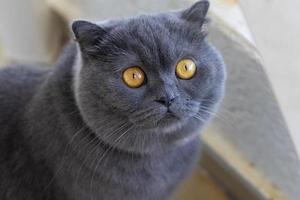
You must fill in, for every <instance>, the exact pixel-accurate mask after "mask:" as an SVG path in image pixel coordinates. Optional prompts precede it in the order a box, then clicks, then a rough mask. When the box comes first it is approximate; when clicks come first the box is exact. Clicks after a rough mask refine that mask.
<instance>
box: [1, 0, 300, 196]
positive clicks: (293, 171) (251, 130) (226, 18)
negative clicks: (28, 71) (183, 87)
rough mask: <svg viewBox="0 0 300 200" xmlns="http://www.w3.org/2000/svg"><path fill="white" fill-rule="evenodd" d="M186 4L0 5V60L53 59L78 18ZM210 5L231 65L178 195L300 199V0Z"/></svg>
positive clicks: (174, 0) (9, 1) (185, 2)
mask: <svg viewBox="0 0 300 200" xmlns="http://www.w3.org/2000/svg"><path fill="white" fill-rule="evenodd" d="M193 2H194V1H193V0H122V1H121V0H110V1H105V0H85V1H83V0H0V63H1V64H7V63H12V62H19V63H20V62H22V63H48V64H51V63H53V62H54V61H55V59H56V58H57V55H58V54H59V52H60V51H61V49H62V48H63V46H64V44H65V43H66V42H67V41H68V40H69V39H70V38H72V35H71V34H70V32H69V25H70V23H71V22H72V21H73V20H75V19H89V20H104V19H107V18H111V17H120V16H130V15H137V14H144V13H152V12H159V11H164V10H170V9H180V8H185V7H187V6H189V5H191V4H192V3H193ZM211 3H212V7H211V10H210V13H209V14H210V18H211V19H212V22H211V24H210V25H209V29H210V35H209V39H210V40H211V42H212V43H214V45H216V46H217V47H218V48H219V49H220V51H221V52H222V54H223V56H224V59H225V62H226V64H227V66H228V82H227V92H226V96H225V100H224V103H223V105H222V106H221V110H220V113H218V115H217V117H216V118H215V119H214V120H212V122H211V123H210V125H209V126H208V127H207V130H206V131H205V134H204V135H203V141H204V156H203V158H202V161H201V170H200V168H199V170H196V171H195V173H194V175H193V176H192V178H191V181H189V182H187V183H186V184H185V186H183V189H182V190H181V192H180V195H179V197H177V198H179V199H185V200H186V199H204V200H223V199H228V198H233V197H234V198H236V199H242V200H248V199H249V200H255V199H267V200H271V199H272V200H277V199H291V200H298V199H299V196H300V159H299V158H300V157H299V155H300V133H299V132H300V103H299V102H300V37H299V36H300V23H299V22H300V12H299V11H298V10H299V8H300V1H298V0H286V1H280V0H259V1H258V0H256V1H255V0H240V1H237V0H211ZM0 103H1V102H0ZM182 195H183V196H182Z"/></svg>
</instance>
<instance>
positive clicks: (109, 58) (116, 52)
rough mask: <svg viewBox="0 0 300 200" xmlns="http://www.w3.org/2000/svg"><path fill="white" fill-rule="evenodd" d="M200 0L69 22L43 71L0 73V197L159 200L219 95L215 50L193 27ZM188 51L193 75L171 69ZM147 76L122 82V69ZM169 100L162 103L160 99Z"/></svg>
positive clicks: (195, 147) (191, 160) (186, 163)
mask: <svg viewBox="0 0 300 200" xmlns="http://www.w3.org/2000/svg"><path fill="white" fill-rule="evenodd" d="M207 9H208V2H207V1H201V2H198V3H196V4H195V5H193V6H192V7H191V8H189V9H187V10H185V11H181V12H169V13H163V14H158V15H145V16H139V17H133V18H128V19H122V20H112V21H109V22H105V23H99V24H98V25H95V24H92V23H89V22H84V21H77V22H75V23H73V26H72V28H73V32H74V35H75V37H76V41H77V43H72V42H71V43H70V45H68V47H67V48H66V49H65V51H64V52H63V53H62V56H61V57H60V58H59V60H58V62H57V64H56V66H55V67H54V68H51V69H45V68H37V67H29V66H14V67H12V66H11V67H8V68H6V69H3V70H1V72H0V155H1V156H0V199H1V200H23V199H24V200H87V199H101V200H119V199H123V200H165V199H167V198H168V197H169V196H170V194H171V193H172V192H173V190H174V189H175V188H176V186H178V184H179V183H180V182H181V181H182V180H183V179H184V178H185V177H186V176H187V174H188V173H189V172H190V170H191V168H192V167H193V166H194V164H195V162H196V160H197V157H198V152H199V138H198V137H197V134H198V132H199V130H200V129H201V127H202V126H203V125H204V124H205V122H206V121H207V119H208V118H209V117H210V115H211V112H213V111H214V110H215V108H216V105H217V104H218V102H219V101H220V99H221V98H222V95H223V87H224V80H225V71H224V65H223V62H222V58H221V57H220V55H219V54H218V53H217V51H216V50H215V49H214V48H213V47H212V46H211V45H210V44H208V42H207V41H206V39H205V35H204V33H203V32H202V30H201V28H202V25H203V23H204V21H205V15H206V13H207ZM186 57H188V58H191V59H193V60H194V61H195V63H196V65H197V73H196V75H195V77H194V78H192V79H190V80H181V79H179V78H177V77H176V75H175V66H176V63H177V62H178V61H179V60H180V59H182V58H186ZM136 65H138V66H141V67H142V68H143V70H144V71H145V74H146V76H147V80H146V83H145V84H144V85H142V86H141V87H140V88H136V89H133V88H129V87H127V86H126V85H125V84H124V83H123V81H122V78H121V76H122V71H123V70H124V69H125V68H127V67H130V66H136ZM161 99H163V101H171V99H172V101H173V102H172V104H171V106H170V107H169V110H170V111H171V112H172V113H173V114H166V113H167V110H168V108H167V106H165V105H162V103H164V102H163V101H161Z"/></svg>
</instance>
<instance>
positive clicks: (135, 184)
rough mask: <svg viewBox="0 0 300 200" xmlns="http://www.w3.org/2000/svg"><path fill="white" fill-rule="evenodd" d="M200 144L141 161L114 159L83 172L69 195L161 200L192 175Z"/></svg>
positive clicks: (113, 157)
mask: <svg viewBox="0 0 300 200" xmlns="http://www.w3.org/2000/svg"><path fill="white" fill-rule="evenodd" d="M197 144H198V143H193V144H191V145H187V146H186V147H185V148H180V149H176V150H173V151H170V152H168V153H164V154H160V155H157V156H151V157H142V158H138V159H137V158H133V157H130V156H128V157H127V156H122V157H120V156H119V155H115V156H111V157H110V158H109V159H107V160H105V162H103V163H99V164H98V166H95V168H94V171H83V173H81V175H80V177H77V180H76V181H77V182H76V183H74V184H72V185H71V187H70V188H69V189H70V194H72V196H73V198H74V199H87V198H90V197H91V196H93V197H94V198H95V199H97V198H98V199H103V200H105V199H109V200H114V199H119V197H120V196H122V197H123V198H122V199H124V200H127V199H128V200H129V199H130V200H135V199H143V200H147V199H149V200H152V199H157V200H158V199H161V198H162V197H163V196H165V195H167V194H168V193H169V192H170V191H172V190H173V188H174V187H175V186H176V185H177V183H178V182H179V181H180V180H181V179H183V178H184V177H185V176H186V174H187V172H188V171H190V168H191V166H193V164H194V163H195V160H196V157H197V152H198V150H197V149H198V145H197ZM96 167H97V168H96ZM70 178H71V179H73V178H72V177H70ZM73 182H74V181H73Z"/></svg>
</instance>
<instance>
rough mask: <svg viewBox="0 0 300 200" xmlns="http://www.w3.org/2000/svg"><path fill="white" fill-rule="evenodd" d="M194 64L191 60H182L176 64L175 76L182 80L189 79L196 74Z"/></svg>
mask: <svg viewBox="0 0 300 200" xmlns="http://www.w3.org/2000/svg"><path fill="white" fill-rule="evenodd" d="M196 69H197V67H196V64H195V63H194V61H192V60H191V59H183V60H180V61H179V62H178V63H177V66H176V75H177V76H178V77H179V78H181V79H184V80H188V79H191V78H193V77H194V76H195V74H196Z"/></svg>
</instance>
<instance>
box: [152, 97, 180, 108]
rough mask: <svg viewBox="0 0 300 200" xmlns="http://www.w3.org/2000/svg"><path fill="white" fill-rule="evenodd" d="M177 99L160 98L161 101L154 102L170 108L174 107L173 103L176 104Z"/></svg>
mask: <svg viewBox="0 0 300 200" xmlns="http://www.w3.org/2000/svg"><path fill="white" fill-rule="evenodd" d="M174 99H175V97H171V98H169V97H160V98H159V99H156V100H154V101H156V102H158V103H160V104H163V105H165V106H166V107H170V106H171V105H172V103H173V102H174Z"/></svg>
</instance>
